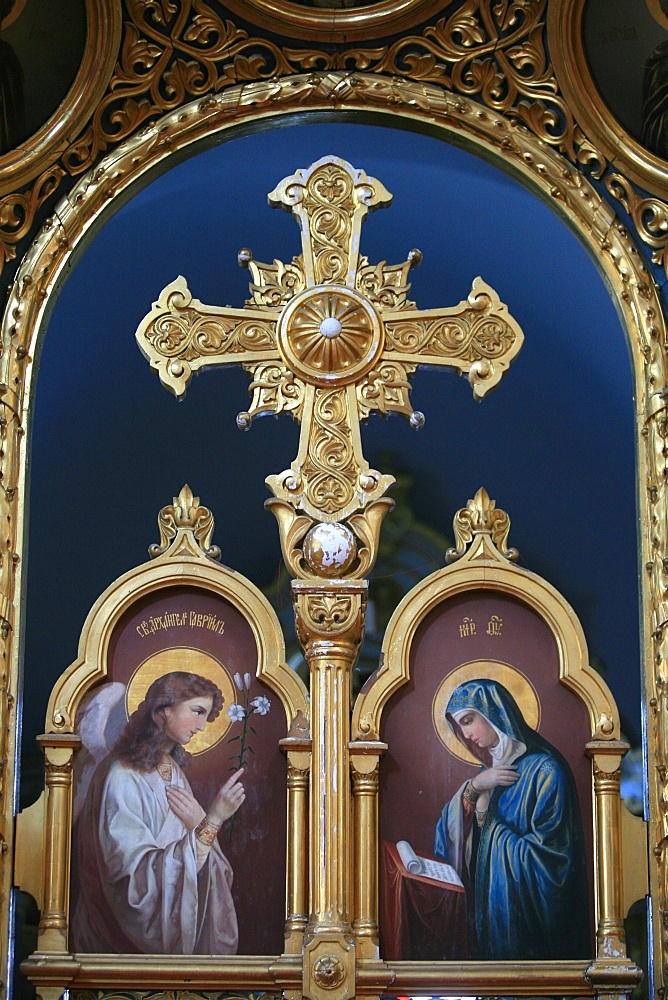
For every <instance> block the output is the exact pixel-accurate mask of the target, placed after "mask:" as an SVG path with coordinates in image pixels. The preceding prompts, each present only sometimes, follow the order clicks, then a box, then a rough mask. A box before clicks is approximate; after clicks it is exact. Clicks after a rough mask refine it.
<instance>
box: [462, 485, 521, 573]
mask: <svg viewBox="0 0 668 1000" xmlns="http://www.w3.org/2000/svg"><path fill="white" fill-rule="evenodd" d="M452 525H453V528H454V532H455V540H456V542H457V547H456V548H454V549H448V551H447V553H446V556H445V561H446V562H448V563H453V562H456V560H457V559H460V558H461V557H462V556H463V555H464V553H465V552H466V550H467V548H468V546H469V545H470V544H471V542H472V541H473V539H474V538H475V536H476V535H489V536H490V538H491V541H492V544H493V545H494V547H495V548H496V549H497V550H498V552H499V554H500V555H501V556H503V557H504V558H506V559H509V560H511V561H513V560H515V559H517V557H518V555H519V553H518V551H517V549H512V548H509V547H508V545H507V542H508V534H509V532H510V518H509V517H508V515H507V514H506V512H505V510H497V509H496V503H495V502H494V500H491V499H490V497H489V494H488V493H487V490H485V489H483V487H481V488H480V489H479V490H478V492H477V493H476V495H475V497H474V498H473V499H472V500H469V501H468V503H467V504H466V507H462V508H461V509H460V510H458V511H457V513H456V514H455V517H454V520H453V522H452Z"/></svg>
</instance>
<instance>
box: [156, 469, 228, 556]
mask: <svg viewBox="0 0 668 1000" xmlns="http://www.w3.org/2000/svg"><path fill="white" fill-rule="evenodd" d="M158 527H159V528H160V544H159V545H151V546H150V548H149V554H150V555H151V556H152V557H153V558H156V557H157V556H160V555H162V554H163V553H164V552H166V551H167V550H168V548H169V547H170V545H171V544H172V542H173V541H174V539H175V538H176V537H177V535H178V533H179V530H183V529H186V530H188V531H190V532H192V535H193V537H194V538H195V541H196V542H197V544H198V545H199V547H200V548H201V550H202V552H204V554H205V555H207V556H209V557H210V558H211V559H218V558H220V549H219V548H218V546H217V545H211V537H212V535H213V529H214V519H213V514H212V513H211V511H210V510H209V508H208V507H204V506H202V505H201V504H200V502H199V497H196V496H194V495H193V492H192V490H191V489H190V487H189V486H188V485H186V486H184V487H183V489H182V490H181V492H180V493H179V495H178V496H177V497H174V499H173V502H172V503H171V504H168V505H167V506H166V507H163V508H162V510H161V511H160V513H159V515H158Z"/></svg>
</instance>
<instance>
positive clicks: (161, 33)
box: [0, 0, 668, 274]
mask: <svg viewBox="0 0 668 1000" xmlns="http://www.w3.org/2000/svg"><path fill="white" fill-rule="evenodd" d="M584 2H585V0H550V2H549V3H548V0H532V2H531V3H526V4H509V3H507V2H504V3H498V4H497V3H491V2H490V0H471V2H468V3H465V4H462V5H460V6H459V7H458V8H457V9H455V10H454V11H452V12H451V13H450V14H448V15H447V16H442V17H438V11H439V7H440V6H441V5H440V3H436V2H435V0H383V2H380V3H375V4H371V5H369V6H368V7H366V8H358V9H357V10H352V11H346V12H337V13H336V14H332V15H328V14H325V13H323V12H322V11H316V10H309V9H308V8H303V7H301V6H299V7H298V6H297V5H296V4H294V5H293V4H291V3H290V0H283V7H284V8H286V10H287V9H288V8H290V9H291V10H293V11H294V16H295V18H296V20H297V21H299V23H300V24H301V25H302V26H303V28H304V31H305V34H304V35H303V36H302V35H300V34H299V32H298V30H297V29H296V28H295V27H293V29H292V30H291V37H293V38H302V37H303V38H304V41H306V42H310V43H312V44H302V45H301V47H300V46H299V45H296V46H290V47H281V46H280V45H277V44H276V43H275V42H273V41H271V40H270V39H268V38H265V37H262V36H253V35H251V34H250V33H249V32H248V31H246V30H244V29H242V28H240V27H238V26H237V25H236V24H235V23H234V22H233V21H231V20H227V19H224V18H223V17H222V16H220V15H218V14H216V13H215V12H214V11H212V10H209V12H208V15H207V18H206V30H205V31H204V30H200V28H201V26H202V21H201V18H202V16H203V15H201V14H199V13H198V8H197V5H196V3H195V0H184V2H183V3H182V4H179V5H178V6H177V5H165V4H163V5H161V8H160V9H159V8H158V5H157V4H155V3H150V4H148V3H147V4H142V5H139V4H132V5H128V9H127V10H126V19H125V22H124V24H123V27H122V37H121V38H120V41H118V44H117V45H115V43H116V41H117V38H118V35H117V22H118V19H119V17H120V15H119V14H118V4H119V0H104V3H105V4H107V5H109V6H108V7H104V6H102V4H101V5H100V10H101V11H107V10H108V11H109V12H110V13H109V17H108V19H107V21H103V20H96V18H93V17H92V15H91V17H90V20H89V25H92V27H91V37H92V38H93V39H94V40H95V43H96V45H98V47H99V45H100V44H102V42H101V41H100V39H103V40H104V46H105V47H104V56H105V61H104V62H103V63H102V66H103V70H104V72H103V73H101V74H100V77H99V79H100V81H101V82H100V86H102V80H104V79H106V76H107V75H108V72H107V60H111V61H112V62H113V58H114V53H115V54H116V58H117V62H116V65H115V67H114V68H113V72H112V73H111V77H110V79H109V80H108V86H107V89H106V92H105V93H104V94H103V95H99V96H100V99H99V101H98V102H97V104H95V100H94V96H95V95H97V94H98V90H97V89H95V91H93V90H92V88H91V90H90V95H89V92H88V89H86V88H84V90H83V92H81V93H80V92H79V91H78V90H77V89H76V87H75V88H73V89H72V91H71V92H70V95H68V99H67V101H66V102H65V105H64V109H63V115H62V119H63V121H66V122H68V123H69V125H70V126H71V127H69V128H68V130H67V136H68V140H67V141H68V143H69V145H67V148H64V147H61V146H60V145H58V144H55V145H49V151H50V155H51V157H52V159H51V161H48V156H46V153H45V158H44V159H40V160H39V169H40V170H41V171H42V172H41V173H40V174H39V176H38V177H37V179H36V180H35V181H34V183H33V185H32V187H28V188H26V189H25V190H23V191H20V190H18V189H19V187H20V184H21V183H24V182H25V181H27V180H29V179H30V177H32V176H34V174H33V175H30V176H28V175H26V176H25V177H24V176H23V175H22V174H20V175H19V174H14V175H12V179H11V180H10V174H9V173H7V178H6V184H4V185H3V181H4V180H5V178H4V177H3V175H4V174H5V171H3V170H1V169H0V270H1V269H2V267H3V266H4V264H5V263H6V262H7V261H9V260H12V259H13V258H14V257H15V256H16V246H17V244H18V243H20V242H21V241H22V240H24V239H25V238H26V237H27V236H28V235H29V234H30V233H31V231H34V226H35V218H36V215H37V213H38V210H39V209H40V207H41V206H43V205H44V204H45V203H46V202H49V201H52V200H53V198H54V196H55V195H56V194H57V193H58V192H59V191H61V192H62V191H63V190H64V189H65V188H66V187H67V186H68V184H70V183H71V181H72V179H73V178H75V177H78V176H80V175H81V174H83V173H84V172H86V171H88V170H90V169H91V168H92V167H93V166H94V165H96V164H97V163H99V161H100V158H101V157H102V156H103V155H104V153H105V152H106V151H107V150H109V149H112V148H114V147H117V146H118V144H119V143H122V142H124V141H126V140H129V139H130V138H131V137H132V136H136V135H138V134H139V133H141V131H142V130H143V129H144V128H146V127H150V123H151V122H154V121H155V120H156V118H157V117H158V116H160V115H163V114H168V113H169V112H171V111H173V110H174V109H176V108H179V109H182V108H183V107H184V106H185V105H187V104H188V102H189V101H191V100H193V99H197V98H199V99H202V100H207V99H209V98H210V97H211V95H216V94H223V93H228V95H229V98H230V102H231V105H230V110H232V105H233V100H234V98H233V95H234V93H235V92H236V86H235V85H236V84H238V83H241V84H244V83H248V82H255V83H257V84H262V83H264V84H266V85H267V86H271V85H272V84H274V83H276V82H277V81H278V80H282V81H284V80H285V79H286V78H287V77H290V76H293V75H295V74H305V75H306V76H307V77H310V76H315V77H317V78H319V77H327V76H329V75H330V74H336V73H338V72H341V71H344V70H345V71H347V72H348V73H350V74H351V75H352V79H353V81H354V79H355V77H356V75H357V74H367V73H371V74H373V75H374V76H375V77H377V80H378V87H379V91H380V92H381V93H387V86H388V84H389V83H390V82H391V81H394V83H395V84H396V86H398V87H399V88H403V87H404V86H405V85H408V86H417V87H420V86H422V85H428V84H434V85H435V86H436V87H438V88H439V90H440V91H441V92H442V93H443V94H444V95H448V96H449V99H450V101H451V102H452V104H453V105H454V106H455V107H456V106H457V104H458V103H459V102H460V100H463V101H466V100H467V99H473V100H476V101H478V102H479V103H480V105H481V106H483V107H484V108H485V109H486V112H487V113H488V114H490V115H497V116H500V117H503V118H504V119H505V120H506V122H507V123H509V124H510V123H512V122H514V123H516V124H518V125H521V126H523V127H524V128H526V129H527V130H528V131H529V132H531V133H532V134H533V135H534V136H536V137H537V138H539V139H541V140H542V141H543V142H545V143H546V144H547V145H548V146H550V147H551V148H553V149H555V150H557V151H558V152H559V153H561V154H562V155H563V156H564V157H565V158H566V160H567V161H568V162H569V164H570V165H572V167H574V168H575V170H576V171H577V172H578V173H581V174H582V175H583V176H584V174H585V173H588V174H590V176H592V177H594V178H595V179H601V178H602V177H603V175H604V173H605V171H606V169H607V168H608V167H609V166H610V165H611V164H609V163H608V161H607V159H606V156H608V157H610V158H611V162H614V163H616V162H617V160H616V159H615V157H617V158H618V154H619V151H620V146H619V144H618V143H617V141H616V137H615V138H614V140H613V138H612V133H611V130H610V127H609V123H608V124H606V125H605V127H604V129H603V132H602V133H601V129H600V128H599V125H600V122H601V120H602V119H601V114H605V112H604V111H603V112H602V111H601V107H602V102H599V103H596V90H595V87H594V86H593V83H591V82H590V76H589V74H588V70H587V68H586V65H585V64H584V56H583V55H582V54H581V53H582V44H581V41H580V40H579V35H578V34H577V31H576V29H577V28H578V25H579V21H578V18H579V16H580V13H581V9H582V6H583V4H584ZM93 3H94V0H87V5H88V9H89V10H90V8H91V6H92V5H93ZM228 6H229V7H230V8H231V9H232V10H235V11H238V12H240V13H242V15H243V16H244V17H246V18H248V19H250V20H251V21H255V22H257V23H258V24H262V23H263V22H262V18H263V17H265V16H266V17H273V16H274V14H272V12H274V11H275V4H274V3H273V2H272V0H232V2H231V3H230V4H229V5H228ZM409 7H410V9H411V11H412V12H414V13H416V14H418V13H419V18H421V19H423V20H424V19H427V18H429V17H431V18H433V20H432V21H431V22H430V23H426V24H425V25H424V26H423V27H422V28H421V29H420V33H419V34H414V35H410V34H407V35H405V36H404V37H400V38H397V39H395V40H393V41H389V42H387V43H383V44H374V45H373V46H370V45H361V46H360V45H357V44H356V42H357V41H359V40H360V39H363V38H365V37H370V35H369V32H371V24H372V22H374V20H375V21H377V23H376V24H375V25H374V31H375V33H376V37H378V36H380V38H381V39H382V37H383V30H384V25H385V23H386V24H387V25H388V26H389V25H390V24H391V25H392V30H398V29H399V27H402V28H403V27H407V26H408V25H409V23H415V22H410V21H409V20H408V8H409ZM97 9H98V8H97V6H96V7H95V10H96V11H97ZM112 14H113V16H112ZM98 16H99V17H101V16H102V15H96V17H98ZM327 16H332V17H336V18H338V19H339V23H340V24H343V25H345V26H346V30H345V32H343V33H341V34H339V35H338V36H337V40H336V41H337V44H334V45H332V44H330V45H328V46H327V47H325V48H322V47H319V46H318V44H317V43H318V42H323V41H327V39H326V38H325V36H324V35H323V33H322V27H321V26H322V22H323V18H325V17H327ZM394 16H396V17H397V18H399V20H397V21H396V23H395V22H394V21H393V20H392V18H393V17H394ZM411 16H412V15H411ZM281 18H283V19H281ZM401 18H406V19H407V20H405V21H404V20H401ZM546 21H547V22H548V31H547V36H548V37H549V38H552V39H554V40H555V44H554V45H553V47H552V48H553V53H554V56H553V58H554V66H553V65H552V64H551V62H550V55H549V54H548V51H547V46H546ZM107 23H108V27H109V32H110V34H109V38H107V39H104V31H103V30H102V28H103V27H104V25H105V24H107ZM96 25H97V26H99V29H100V30H99V31H96V28H95V26H96ZM380 25H383V28H382V30H381V27H380ZM353 26H354V28H353ZM284 27H285V19H284V17H283V15H281V17H279V18H278V19H277V22H276V23H274V24H273V28H274V30H276V31H279V33H280V30H279V29H281V28H282V29H284ZM358 28H359V31H360V34H357V33H356V32H357V29H358ZM337 30H338V29H337ZM388 30H389V28H388ZM562 43H563V45H564V46H565V49H566V53H565V55H564V56H563V57H562V56H561V55H560V49H561V47H562ZM87 66H88V64H87V63H86V67H87ZM86 71H88V70H86ZM83 72H84V67H82V75H83ZM78 79H79V78H77V80H78ZM96 79H98V77H96ZM582 84H584V86H582V93H583V94H588V95H591V101H592V102H594V103H587V101H588V100H589V98H587V97H585V98H582V99H581V98H580V96H579V93H578V85H582ZM354 85H355V84H354V82H353V86H354ZM295 96H297V95H295ZM89 97H90V100H89V99H88V98H89ZM84 98H85V100H84ZM77 99H81V101H82V104H81V107H82V109H83V108H84V107H86V108H88V109H89V112H92V114H91V117H90V119H89V121H88V124H87V127H86V128H84V129H83V131H79V130H80V128H81V127H82V126H83V124H84V119H83V118H82V119H80V118H79V112H78V111H77V112H76V115H75V107H78V103H77ZM582 100H584V101H585V104H582ZM345 103H346V102H345V101H344V102H343V104H341V105H339V103H338V101H337V100H336V98H335V97H334V95H333V104H330V106H329V108H328V110H332V108H333V107H336V108H338V107H342V108H343V107H345ZM599 104H600V107H599ZM573 107H575V108H576V110H577V117H576V115H574V113H573V110H572V109H573ZM93 109H94V110H93ZM294 110H295V111H298V110H299V99H297V100H296V101H295V107H294ZM82 114H83V111H82ZM58 135H60V133H58ZM61 138H62V136H61ZM611 142H612V143H613V144H612V146H611V145H610V143H611ZM636 145H637V144H636ZM21 149H23V147H21ZM606 150H612V152H606ZM637 152H638V155H637V156H635V154H634V158H633V162H629V163H628V164H625V167H627V168H628V170H627V172H628V178H627V177H626V176H624V175H623V174H621V173H613V174H611V175H610V177H608V178H606V180H605V185H606V187H607V190H608V194H609V196H610V198H611V199H613V200H616V201H619V203H620V204H622V205H623V206H624V208H625V210H626V211H627V212H628V213H629V215H630V216H631V218H632V219H633V224H634V226H635V229H636V231H637V233H638V235H639V237H640V239H641V240H642V241H643V242H644V243H646V244H647V246H648V247H649V248H650V249H651V251H652V252H653V260H654V262H655V263H657V264H658V265H659V266H661V267H662V268H663V269H664V270H665V271H666V273H667V274H668V227H667V226H666V219H667V218H668V204H666V203H665V202H664V201H662V200H661V199H662V198H664V197H665V196H668V187H667V185H666V180H665V172H663V173H662V171H661V169H659V168H658V167H657V169H656V170H654V169H653V167H652V172H651V175H648V174H647V173H646V171H645V172H644V173H641V174H636V173H634V170H633V167H634V163H635V165H636V166H640V165H641V161H643V160H644V159H645V160H646V158H647V155H648V154H646V152H644V151H642V149H641V148H640V147H638V151H637ZM17 153H18V151H17ZM613 153H614V156H613ZM8 155H10V156H14V154H8ZM54 157H55V159H54ZM58 157H59V158H58ZM47 161H48V162H47ZM0 162H1V161H0ZM657 164H659V161H657ZM653 166H654V165H653ZM567 169H569V170H570V169H571V168H570V167H569V168H567ZM638 178H640V179H641V180H642V181H644V183H645V186H648V185H649V186H650V187H651V188H652V190H653V191H654V196H650V197H645V196H644V195H642V194H640V193H638V192H637V191H636V190H635V189H634V188H633V186H632V181H634V180H636V181H637V180H638Z"/></svg>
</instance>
